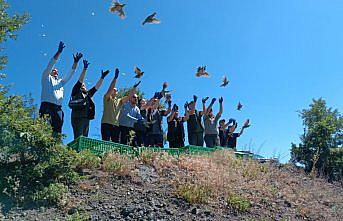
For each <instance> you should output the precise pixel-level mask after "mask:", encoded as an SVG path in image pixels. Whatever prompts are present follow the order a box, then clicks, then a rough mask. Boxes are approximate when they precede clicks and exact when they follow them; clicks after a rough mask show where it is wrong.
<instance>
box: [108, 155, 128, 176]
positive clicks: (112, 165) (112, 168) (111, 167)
mask: <svg viewBox="0 0 343 221" xmlns="http://www.w3.org/2000/svg"><path fill="white" fill-rule="evenodd" d="M133 167H134V164H133V162H132V160H130V159H129V157H128V156H125V155H120V154H117V153H107V154H106V155H105V156H104V158H103V161H102V169H103V170H104V171H106V172H111V173H115V174H118V175H121V176H127V175H130V172H131V169H132V168H133Z"/></svg>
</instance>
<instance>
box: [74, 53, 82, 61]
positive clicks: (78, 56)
mask: <svg viewBox="0 0 343 221" xmlns="http://www.w3.org/2000/svg"><path fill="white" fill-rule="evenodd" d="M82 56H83V55H82V53H76V55H73V58H74V63H78V62H79V61H80V59H81V58H82Z"/></svg>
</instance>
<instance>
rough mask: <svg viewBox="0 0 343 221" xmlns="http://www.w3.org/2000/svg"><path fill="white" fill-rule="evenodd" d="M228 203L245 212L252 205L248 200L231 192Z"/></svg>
mask: <svg viewBox="0 0 343 221" xmlns="http://www.w3.org/2000/svg"><path fill="white" fill-rule="evenodd" d="M227 203H228V204H229V205H230V206H231V207H232V208H233V209H234V210H236V211H238V212H245V211H247V210H248V209H249V208H250V207H251V204H250V202H249V201H248V200H246V199H245V198H243V197H241V196H239V195H237V194H234V193H229V195H228V197H227Z"/></svg>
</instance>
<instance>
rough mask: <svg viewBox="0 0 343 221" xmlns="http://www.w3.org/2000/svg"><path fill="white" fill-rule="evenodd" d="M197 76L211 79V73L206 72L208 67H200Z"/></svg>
mask: <svg viewBox="0 0 343 221" xmlns="http://www.w3.org/2000/svg"><path fill="white" fill-rule="evenodd" d="M196 76H197V77H201V76H204V77H209V76H210V75H209V73H207V72H206V66H202V67H201V66H199V67H198V70H197V73H196Z"/></svg>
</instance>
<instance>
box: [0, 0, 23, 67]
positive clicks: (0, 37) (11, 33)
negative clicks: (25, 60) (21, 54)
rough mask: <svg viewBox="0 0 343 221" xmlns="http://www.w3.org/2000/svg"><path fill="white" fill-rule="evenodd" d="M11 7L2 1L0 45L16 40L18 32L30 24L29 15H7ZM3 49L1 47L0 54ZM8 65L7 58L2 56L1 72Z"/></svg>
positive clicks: (0, 0) (0, 7) (0, 2)
mask: <svg viewBox="0 0 343 221" xmlns="http://www.w3.org/2000/svg"><path fill="white" fill-rule="evenodd" d="M8 8H9V5H8V4H7V2H6V1H5V0H0V45H1V44H2V43H3V42H5V41H7V39H16V38H17V35H16V32H17V31H18V30H19V29H20V28H21V27H22V26H23V25H24V24H26V23H27V22H28V19H29V15H28V14H26V13H25V14H23V15H18V14H15V15H12V16H10V15H9V14H8V13H7V10H8ZM2 51H3V48H1V47H0V53H2ZM6 63H7V57H6V56H4V55H0V70H2V69H3V68H4V67H5V65H6Z"/></svg>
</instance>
